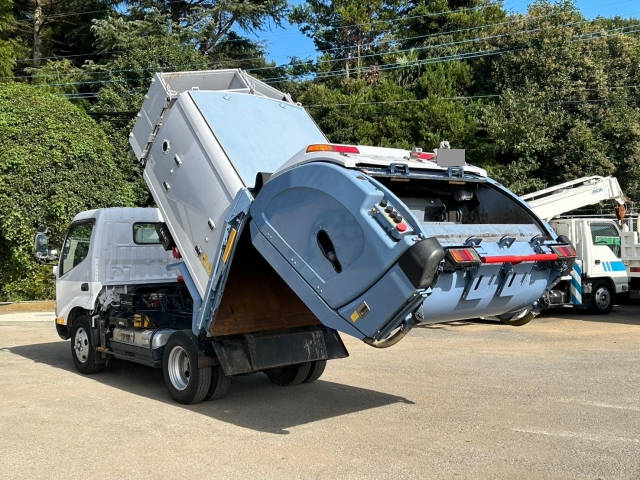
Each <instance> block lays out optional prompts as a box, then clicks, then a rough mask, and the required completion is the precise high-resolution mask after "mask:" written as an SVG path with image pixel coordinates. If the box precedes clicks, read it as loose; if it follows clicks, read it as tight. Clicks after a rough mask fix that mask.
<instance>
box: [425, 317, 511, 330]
mask: <svg viewBox="0 0 640 480" xmlns="http://www.w3.org/2000/svg"><path fill="white" fill-rule="evenodd" d="M469 325H500V322H499V321H498V320H487V319H485V318H469V319H466V320H453V321H451V322H442V323H425V324H421V325H416V326H415V327H414V328H426V329H429V330H439V329H442V328H446V327H467V326H469Z"/></svg>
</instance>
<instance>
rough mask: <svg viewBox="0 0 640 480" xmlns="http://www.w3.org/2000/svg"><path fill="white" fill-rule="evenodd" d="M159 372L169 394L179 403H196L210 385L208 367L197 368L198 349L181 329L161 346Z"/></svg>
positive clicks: (201, 398) (202, 397) (205, 393)
mask: <svg viewBox="0 0 640 480" xmlns="http://www.w3.org/2000/svg"><path fill="white" fill-rule="evenodd" d="M162 373H163V375H164V383H165V385H166V387H167V390H169V395H171V397H172V398H173V399H174V400H175V401H176V402H178V403H184V404H191V403H198V402H201V401H202V400H204V399H205V397H206V396H207V394H208V393H209V389H210V387H211V373H212V372H211V367H204V368H198V348H197V347H196V344H195V342H193V341H192V340H191V337H190V336H189V335H187V334H186V333H184V332H175V333H174V334H173V335H171V337H170V338H169V341H168V342H167V344H166V345H165V347H164V356H163V358H162Z"/></svg>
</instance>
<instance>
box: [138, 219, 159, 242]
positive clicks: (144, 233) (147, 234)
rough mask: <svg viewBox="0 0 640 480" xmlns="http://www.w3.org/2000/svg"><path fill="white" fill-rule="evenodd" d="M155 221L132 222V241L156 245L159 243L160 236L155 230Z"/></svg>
mask: <svg viewBox="0 0 640 480" xmlns="http://www.w3.org/2000/svg"><path fill="white" fill-rule="evenodd" d="M156 225H157V223H155V222H154V223H152V222H149V223H141V222H139V223H134V224H133V243H135V244H136V245H157V244H159V243H160V237H159V236H158V232H157V231H156Z"/></svg>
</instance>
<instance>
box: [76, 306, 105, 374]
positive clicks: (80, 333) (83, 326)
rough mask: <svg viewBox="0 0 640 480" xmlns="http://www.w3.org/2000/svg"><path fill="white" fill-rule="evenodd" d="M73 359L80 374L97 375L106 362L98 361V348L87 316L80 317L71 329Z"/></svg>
mask: <svg viewBox="0 0 640 480" xmlns="http://www.w3.org/2000/svg"><path fill="white" fill-rule="evenodd" d="M71 357H72V358H73V363H74V364H75V366H76V368H77V369H78V371H79V372H82V373H97V372H99V371H100V370H102V369H103V368H104V366H105V362H100V361H96V357H97V352H96V346H95V345H94V343H93V336H92V335H91V321H90V320H89V317H88V316H87V315H83V316H82V317H78V318H77V319H76V320H75V321H74V322H73V326H72V327H71Z"/></svg>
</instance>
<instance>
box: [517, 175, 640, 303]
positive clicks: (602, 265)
mask: <svg viewBox="0 0 640 480" xmlns="http://www.w3.org/2000/svg"><path fill="white" fill-rule="evenodd" d="M522 199H523V200H525V201H526V202H528V203H529V205H530V206H531V208H532V209H533V210H534V211H535V212H536V213H537V214H538V215H539V216H540V217H541V218H543V219H545V220H547V221H548V222H549V223H550V225H551V226H552V227H553V229H554V230H555V231H556V233H557V234H558V235H561V236H563V237H564V238H566V239H567V240H569V241H571V242H572V243H573V245H574V246H575V249H576V252H577V258H576V262H575V264H574V266H573V269H572V270H571V272H570V275H567V276H565V277H564V278H563V279H562V280H561V281H559V282H558V283H557V284H556V285H555V286H554V287H553V288H552V289H551V290H550V291H549V292H548V294H547V295H545V297H544V299H543V303H544V305H545V306H547V307H551V306H561V305H573V306H577V307H586V308H589V309H591V310H592V311H593V312H594V313H601V314H605V313H608V312H610V311H611V309H612V307H613V305H614V303H615V299H616V296H617V295H623V294H628V293H630V292H631V293H632V294H637V290H638V289H640V285H639V284H638V282H637V281H633V282H630V278H631V277H630V275H632V274H633V273H635V271H636V269H637V271H638V272H640V268H637V265H640V244H639V243H638V233H637V231H635V232H634V231H633V230H634V229H633V223H630V225H631V228H629V223H628V224H626V225H627V226H626V227H625V224H623V222H622V219H623V217H624V214H625V212H626V204H627V203H628V200H627V198H626V197H625V195H624V193H623V192H622V189H621V188H620V184H619V183H618V180H617V179H616V178H614V177H601V176H590V177H583V178H579V179H576V180H573V181H570V182H566V183H562V184H559V185H556V186H554V187H550V188H546V189H544V190H540V191H538V192H534V193H530V194H527V195H523V196H522ZM607 200H614V201H615V202H616V203H617V204H618V207H617V208H616V215H617V217H618V219H616V218H607V217H594V216H570V215H569V216H564V214H566V213H568V212H571V211H573V210H576V209H578V208H581V207H585V206H588V205H595V204H598V203H600V202H603V201H607Z"/></svg>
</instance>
